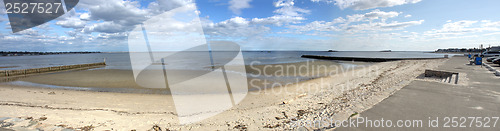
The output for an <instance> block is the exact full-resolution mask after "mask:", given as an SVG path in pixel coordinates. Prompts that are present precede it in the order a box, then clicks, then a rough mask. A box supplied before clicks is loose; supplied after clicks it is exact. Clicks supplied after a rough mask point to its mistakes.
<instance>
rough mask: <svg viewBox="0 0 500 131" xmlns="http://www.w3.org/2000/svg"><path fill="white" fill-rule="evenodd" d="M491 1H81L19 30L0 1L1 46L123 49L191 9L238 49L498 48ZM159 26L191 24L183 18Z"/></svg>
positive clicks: (205, 27)
mask: <svg viewBox="0 0 500 131" xmlns="http://www.w3.org/2000/svg"><path fill="white" fill-rule="evenodd" d="M0 3H3V1H2V0H0ZM190 5H192V7H193V8H191V6H190ZM498 5H500V1H498V0H476V1H471V0H203V1H202V0H198V1H191V0H158V1H157V0H142V1H128V0H127V1H123V0H106V1H100V0H81V1H80V3H79V4H78V5H77V6H76V8H75V9H74V10H71V11H69V12H68V13H67V14H65V15H63V16H61V17H59V18H57V19H55V20H52V21H50V22H48V23H46V24H43V25H40V26H38V27H35V28H32V29H28V30H25V31H22V32H18V33H12V31H11V30H10V25H9V24H8V23H9V21H8V18H7V15H6V13H5V7H3V5H0V26H1V27H0V44H1V45H2V46H0V50H2V51H14V50H15V51H25V50H26V51H85V50H87V51H128V50H129V49H128V48H129V46H128V39H129V38H128V35H129V33H130V31H132V30H133V29H134V28H136V26H137V25H140V24H141V23H144V22H145V21H148V20H149V19H151V18H154V17H155V16H156V17H158V16H160V15H161V14H166V13H172V12H175V11H176V10H179V8H183V7H189V8H190V9H192V10H193V11H195V12H196V13H197V14H198V16H199V20H198V21H194V22H195V23H198V25H201V26H202V31H201V30H200V32H201V33H203V34H204V35H205V37H206V39H207V40H208V41H211V40H224V41H233V42H236V43H238V44H240V45H241V47H242V49H243V50H328V49H334V50H340V51H343V50H345V51H353V50H360V51H377V50H387V49H390V50H404V51H418V50H427V51H428V50H435V49H438V48H450V47H457V48H462V47H479V45H480V44H483V45H485V46H488V45H492V46H494V45H500V33H499V31H500V17H498V16H497V12H500V8H498V7H496V6H498ZM190 22H193V21H190ZM167 23H168V21H167ZM183 24H184V25H183ZM165 25H166V26H168V27H167V28H166V29H167V30H168V29H170V28H171V29H179V30H188V29H192V28H194V27H190V26H193V24H192V23H189V22H185V23H177V24H165ZM163 33H168V32H165V31H164V32H163Z"/></svg>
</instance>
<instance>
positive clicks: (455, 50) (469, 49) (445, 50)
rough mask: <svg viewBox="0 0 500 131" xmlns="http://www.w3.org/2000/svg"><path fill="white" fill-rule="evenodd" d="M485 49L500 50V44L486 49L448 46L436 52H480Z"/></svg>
mask: <svg viewBox="0 0 500 131" xmlns="http://www.w3.org/2000/svg"><path fill="white" fill-rule="evenodd" d="M485 51H500V46H492V47H487V48H485V49H479V48H468V49H467V48H448V49H438V50H436V51H435V52H460V53H480V52H485Z"/></svg>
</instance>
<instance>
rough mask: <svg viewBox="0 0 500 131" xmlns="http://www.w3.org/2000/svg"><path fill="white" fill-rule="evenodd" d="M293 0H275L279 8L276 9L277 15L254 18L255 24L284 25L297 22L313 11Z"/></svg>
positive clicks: (275, 4)
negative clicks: (301, 6)
mask: <svg viewBox="0 0 500 131" xmlns="http://www.w3.org/2000/svg"><path fill="white" fill-rule="evenodd" d="M294 4H295V3H294V1H293V0H279V1H277V2H274V6H275V7H276V8H278V9H276V10H275V11H274V13H275V14H276V15H274V16H271V17H266V18H253V19H252V22H253V23H255V24H265V25H276V26H282V25H286V24H290V23H291V24H297V23H300V22H301V21H303V20H306V18H304V17H303V15H304V14H309V13H310V12H311V11H309V10H306V9H302V8H298V7H295V6H294Z"/></svg>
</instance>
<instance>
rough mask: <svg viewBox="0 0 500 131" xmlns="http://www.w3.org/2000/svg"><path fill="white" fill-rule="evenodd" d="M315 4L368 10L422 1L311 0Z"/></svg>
mask: <svg viewBox="0 0 500 131" xmlns="http://www.w3.org/2000/svg"><path fill="white" fill-rule="evenodd" d="M311 1H313V2H326V3H333V4H335V5H336V6H338V7H339V8H340V9H347V8H350V9H353V10H367V9H374V8H379V7H393V6H397V5H404V4H415V3H418V2H420V1H422V0H311Z"/></svg>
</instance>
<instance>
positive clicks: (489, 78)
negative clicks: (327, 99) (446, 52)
mask: <svg viewBox="0 0 500 131" xmlns="http://www.w3.org/2000/svg"><path fill="white" fill-rule="evenodd" d="M465 63H468V61H467V58H466V57H453V58H451V59H450V60H449V61H448V62H446V63H445V64H443V65H442V66H440V67H438V70H444V71H451V72H458V73H460V74H461V75H464V74H467V77H468V79H469V84H468V86H463V85H462V86H460V85H452V84H446V83H441V82H428V81H418V80H417V81H413V82H412V83H410V84H409V85H408V86H406V87H404V88H402V89H401V90H400V91H398V92H396V93H395V94H394V95H392V96H390V97H389V98H387V99H385V100H384V101H382V102H381V103H379V104H377V105H375V106H374V107H373V108H371V109H369V110H367V111H365V112H362V113H360V115H359V116H358V118H355V119H353V120H356V119H358V120H361V119H362V118H363V119H365V121H366V120H372V121H375V120H378V121H379V122H381V119H382V118H383V119H384V123H386V125H388V124H389V123H390V122H387V120H391V122H392V123H393V124H392V125H393V126H397V123H398V120H403V121H402V122H401V123H404V122H407V121H405V120H411V121H408V123H414V122H415V124H411V125H421V126H422V127H410V128H406V127H404V128H403V127H391V128H387V127H378V128H376V127H374V126H375V125H373V126H372V127H370V124H369V126H368V127H367V126H366V122H365V123H363V124H360V125H359V126H358V127H355V128H353V127H346V128H338V129H337V130H340V131H343V130H381V131H385V130H496V131H498V130H500V120H498V121H496V119H494V118H492V117H500V77H496V76H495V75H494V74H493V73H492V72H489V71H488V70H487V69H485V68H484V67H481V66H470V65H465ZM446 117H449V118H451V117H458V118H457V119H456V121H457V122H458V126H460V124H461V123H462V122H463V124H462V126H465V127H456V128H445V127H443V126H444V125H445V123H446V121H449V122H450V123H449V124H448V125H449V126H454V125H457V124H456V123H455V124H454V123H452V121H451V120H445V119H446ZM460 117H482V118H481V119H480V121H479V122H477V121H472V118H467V120H464V118H462V120H460ZM484 117H488V118H490V122H489V123H488V124H487V125H488V126H490V127H489V128H488V127H484V124H485V123H486V122H487V121H488V118H486V119H485V118H484ZM436 118H437V119H438V126H439V127H438V128H434V127H429V119H431V120H436ZM413 120H416V121H413ZM419 120H421V122H422V123H421V124H418V122H419ZM471 121H472V123H471ZM495 121H496V123H495ZM373 124H376V122H373ZM471 124H472V128H471ZM493 124H496V125H495V126H496V127H492V126H493ZM409 125H410V124H409ZM476 125H480V127H477V126H476ZM403 126H404V124H403Z"/></svg>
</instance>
